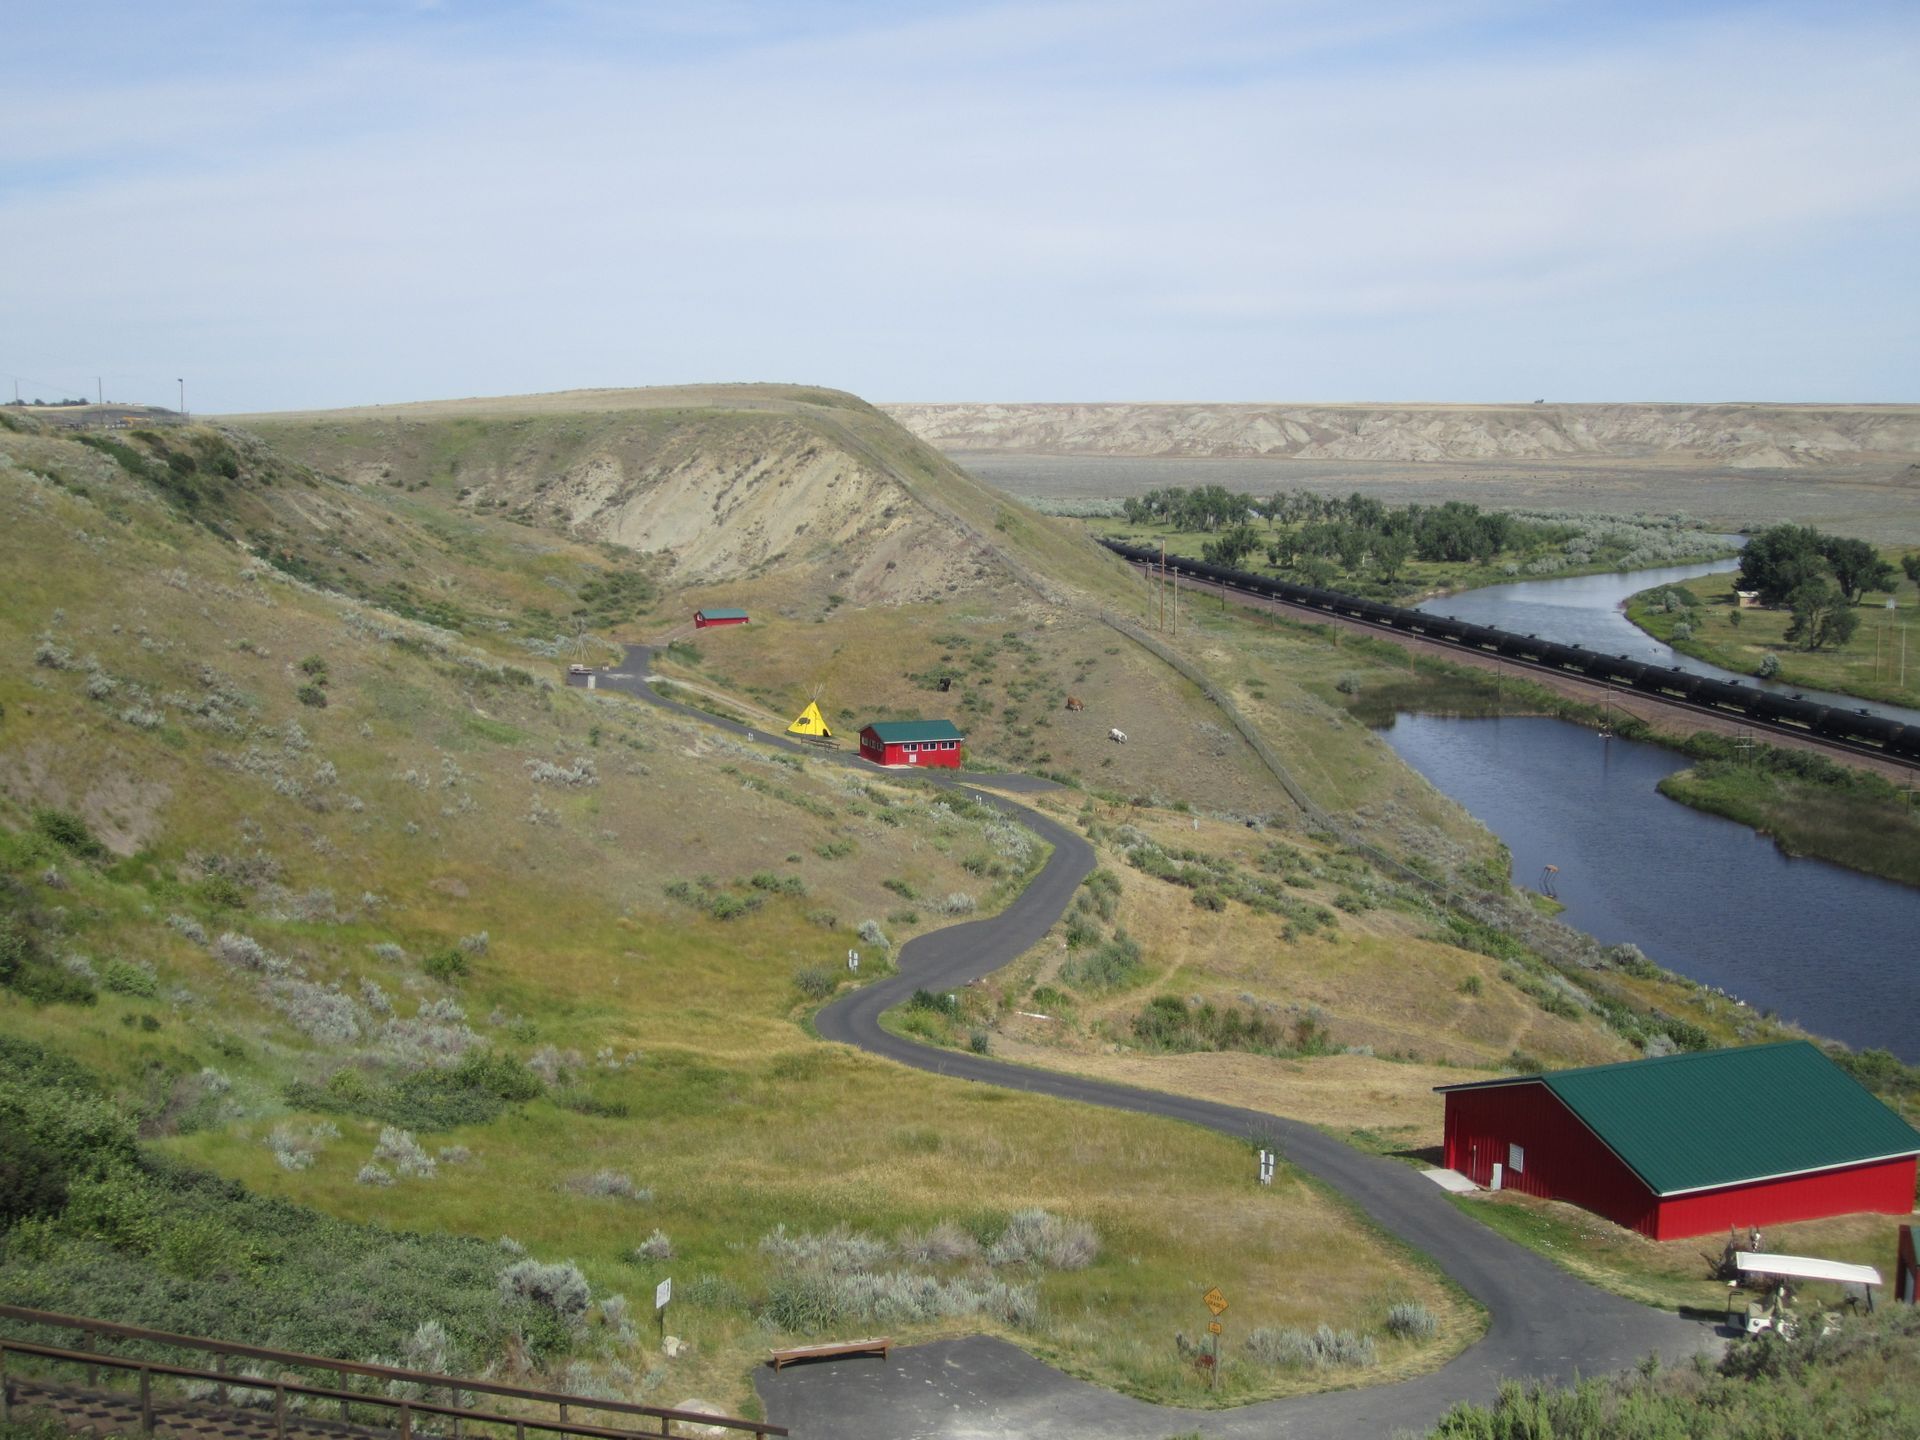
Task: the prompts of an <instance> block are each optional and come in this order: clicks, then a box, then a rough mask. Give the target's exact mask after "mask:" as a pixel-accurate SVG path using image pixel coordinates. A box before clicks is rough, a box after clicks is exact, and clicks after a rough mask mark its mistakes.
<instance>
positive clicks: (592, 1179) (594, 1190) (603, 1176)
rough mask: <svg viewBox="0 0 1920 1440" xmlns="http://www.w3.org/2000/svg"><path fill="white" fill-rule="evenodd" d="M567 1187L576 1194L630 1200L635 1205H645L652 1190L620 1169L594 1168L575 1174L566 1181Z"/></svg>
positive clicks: (650, 1197) (651, 1195)
mask: <svg viewBox="0 0 1920 1440" xmlns="http://www.w3.org/2000/svg"><path fill="white" fill-rule="evenodd" d="M567 1189H569V1190H571V1191H573V1193H574V1194H576V1195H597V1196H602V1197H604V1198H606V1199H609V1200H631V1201H633V1202H634V1203H635V1204H637V1205H645V1204H646V1203H648V1202H649V1201H651V1200H652V1199H653V1191H652V1190H650V1189H648V1188H647V1187H646V1186H645V1185H640V1184H637V1183H635V1181H634V1178H633V1177H632V1176H631V1175H628V1174H626V1173H625V1172H624V1171H620V1170H595V1171H593V1172H592V1173H591V1174H587V1175H576V1176H574V1177H573V1178H572V1179H571V1180H569V1181H567Z"/></svg>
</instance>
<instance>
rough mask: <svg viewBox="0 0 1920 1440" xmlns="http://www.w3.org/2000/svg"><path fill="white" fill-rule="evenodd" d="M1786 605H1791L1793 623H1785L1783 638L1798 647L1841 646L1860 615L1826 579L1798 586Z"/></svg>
mask: <svg viewBox="0 0 1920 1440" xmlns="http://www.w3.org/2000/svg"><path fill="white" fill-rule="evenodd" d="M1788 604H1789V605H1791V606H1792V608H1793V623H1792V624H1790V625H1788V626H1787V640H1788V642H1789V643H1790V644H1794V645H1798V646H1799V647H1800V648H1801V649H1802V650H1820V649H1823V648H1825V647H1826V646H1828V645H1844V644H1846V643H1847V641H1849V640H1851V639H1852V638H1853V632H1854V631H1855V630H1856V629H1857V628H1858V627H1859V625H1860V617H1859V615H1857V614H1856V613H1855V612H1854V609H1853V607H1852V606H1851V605H1849V604H1848V603H1847V597H1846V596H1845V595H1842V594H1841V593H1840V590H1839V587H1838V586H1836V585H1834V584H1832V583H1831V582H1829V581H1826V580H1815V581H1811V582H1809V583H1808V584H1805V585H1802V586H1801V587H1800V588H1799V589H1798V590H1796V591H1794V592H1793V596H1792V598H1791V599H1790V600H1789V601H1788Z"/></svg>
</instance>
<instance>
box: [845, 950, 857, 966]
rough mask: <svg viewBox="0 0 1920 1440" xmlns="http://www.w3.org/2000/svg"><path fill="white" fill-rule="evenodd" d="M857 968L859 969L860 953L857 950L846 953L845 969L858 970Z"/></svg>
mask: <svg viewBox="0 0 1920 1440" xmlns="http://www.w3.org/2000/svg"><path fill="white" fill-rule="evenodd" d="M859 968H860V952H859V951H858V950H849V951H847V969H849V970H858V969H859Z"/></svg>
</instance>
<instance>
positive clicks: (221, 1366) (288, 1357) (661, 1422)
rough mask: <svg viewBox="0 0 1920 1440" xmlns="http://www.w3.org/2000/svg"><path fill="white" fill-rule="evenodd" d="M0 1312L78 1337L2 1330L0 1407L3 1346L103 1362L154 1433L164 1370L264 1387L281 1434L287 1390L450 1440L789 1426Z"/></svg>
mask: <svg viewBox="0 0 1920 1440" xmlns="http://www.w3.org/2000/svg"><path fill="white" fill-rule="evenodd" d="M0 1319H4V1320H12V1321H16V1322H19V1323H21V1324H26V1325H37V1326H45V1327H49V1328H52V1329H55V1330H67V1331H73V1332H77V1333H78V1335H79V1337H80V1339H79V1343H78V1344H77V1345H74V1346H58V1345H47V1344H43V1343H40V1342H38V1341H31V1340H23V1339H15V1338H12V1337H10V1336H5V1335H0V1407H4V1408H5V1409H6V1410H8V1411H10V1410H11V1406H12V1398H13V1383H12V1377H11V1376H10V1375H9V1373H8V1366H7V1357H8V1356H9V1355H20V1356H31V1357H34V1358H36V1359H38V1360H41V1361H47V1362H53V1363H63V1364H71V1365H81V1366H84V1367H86V1370H87V1381H88V1383H89V1384H93V1383H95V1379H96V1374H97V1371H98V1370H99V1369H100V1368H102V1367H105V1368H108V1369H112V1370H118V1371H126V1372H132V1373H135V1374H137V1375H138V1377H139V1385H140V1415H141V1430H142V1432H143V1433H146V1434H152V1433H153V1393H152V1392H153V1377H154V1376H156V1375H159V1376H164V1377H166V1378H168V1379H172V1380H183V1381H190V1382H198V1383H201V1384H206V1385H211V1386H213V1387H214V1392H215V1394H216V1396H217V1397H218V1398H219V1401H220V1403H222V1404H225V1403H227V1392H228V1391H229V1390H231V1389H249V1390H260V1391H271V1392H272V1393H273V1397H274V1434H275V1436H276V1440H284V1437H285V1435H286V1408H287V1397H288V1396H299V1397H305V1398H309V1399H314V1400H322V1401H328V1400H330V1401H335V1402H337V1403H338V1404H339V1407H340V1415H341V1418H342V1419H343V1420H345V1419H347V1418H348V1415H349V1407H350V1406H354V1405H362V1406H371V1407H374V1408H376V1409H384V1410H387V1411H389V1412H392V1419H393V1420H394V1422H395V1424H394V1425H393V1426H392V1427H391V1428H394V1429H396V1430H397V1432H398V1433H399V1434H400V1435H401V1436H402V1437H403V1440H411V1436H412V1433H413V1417H414V1416H416V1415H431V1416H437V1417H447V1418H450V1419H451V1420H452V1421H453V1434H454V1436H455V1440H459V1437H460V1435H461V1431H462V1427H463V1426H464V1425H467V1424H480V1425H488V1426H497V1427H502V1428H505V1429H511V1430H512V1431H513V1433H514V1440H527V1432H528V1431H529V1430H532V1431H539V1432H545V1433H549V1434H555V1435H567V1436H583V1437H588V1440H630V1437H636V1436H645V1437H671V1436H673V1434H674V1430H673V1425H674V1422H676V1421H678V1422H680V1423H682V1424H685V1425H708V1426H715V1427H718V1428H720V1429H724V1430H733V1431H738V1432H740V1433H742V1434H744V1435H752V1436H762V1435H785V1434H786V1433H787V1431H786V1429H785V1428H784V1427H783V1426H779V1425H772V1424H768V1423H767V1422H765V1421H761V1420H744V1419H739V1418H736V1417H733V1416H726V1415H708V1414H704V1413H701V1412H699V1411H692V1410H675V1409H671V1408H668V1407H666V1406H659V1405H640V1404H636V1403H634V1402H632V1401H626V1400H599V1399H589V1398H586V1397H583V1396H579V1395H566V1394H562V1393H560V1392H558V1391H554V1390H538V1389H534V1388H532V1387H530V1386H525V1385H509V1384H504V1383H502V1382H500V1381H495V1380H471V1379H465V1378H462V1377H458V1376H452V1375H438V1374H434V1373H432V1372H430V1371H424V1370H403V1369H400V1368H397V1367H395V1366H389V1365H365V1364H360V1363H358V1362H356V1361H352V1360H338V1359H334V1358H331V1357H329V1356H323V1355H304V1354H301V1353H299V1352H298V1351H292V1350H274V1349H269V1348H267V1347H265V1346H260V1345H246V1344H242V1343H239V1342H237V1341H227V1340H207V1339H203V1338H201V1337H198V1336H192V1335H176V1334H173V1333H172V1332H170V1331H165V1330H148V1329H143V1328H141V1327H139V1326H135V1325H121V1324H117V1323H115V1322H112V1321H107V1320H93V1319H88V1318H86V1317H83V1316H76V1315H61V1314H57V1313H55V1312H52V1311H46V1310H30V1309H27V1308H26V1307H24V1306H19V1305H0ZM102 1336H105V1337H112V1338H117V1339H122V1340H135V1341H139V1342H142V1343H145V1344H150V1345H161V1346H167V1347H172V1348H177V1349H182V1350H189V1351H199V1352H202V1353H205V1354H210V1355H213V1356H214V1357H216V1358H215V1368H213V1369H211V1370H208V1369H205V1368H197V1367H194V1366H191V1365H176V1364H170V1363H166V1362H162V1361H155V1360H145V1359H140V1358H137V1357H135V1356H128V1355H114V1354H110V1353H107V1352H105V1351H102V1350H100V1349H98V1348H97V1347H96V1341H97V1338H98V1337H102ZM230 1358H236V1359H245V1360H259V1361H264V1362H266V1363H268V1364H271V1365H276V1366H279V1367H282V1368H283V1369H297V1370H318V1371H325V1372H329V1373H331V1374H332V1375H333V1376H334V1378H335V1380H336V1381H337V1382H338V1383H337V1385H335V1386H323V1385H310V1384H303V1383H290V1382H288V1381H287V1380H285V1379H265V1378H262V1377H258V1376H250V1375H240V1374H235V1373H234V1372H233V1371H232V1370H230V1369H229V1368H228V1367H227V1363H226V1362H227V1360H228V1359H230ZM349 1375H356V1376H361V1377H364V1378H368V1379H373V1380H380V1381H384V1382H387V1383H388V1384H389V1385H391V1384H403V1385H413V1386H418V1387H419V1388H420V1389H421V1390H423V1391H425V1392H429V1393H430V1392H432V1391H443V1392H445V1393H446V1395H447V1397H448V1400H449V1402H450V1403H448V1404H444V1405H443V1404H437V1403H434V1402H431V1401H427V1400H413V1399H401V1398H399V1397H396V1396H393V1395H390V1394H380V1393H377V1392H368V1391H363V1390H351V1389H348V1388H347V1377H348V1376H349ZM462 1392H466V1393H469V1394H474V1395H493V1396H499V1397H502V1398H505V1399H512V1400H521V1401H526V1402H530V1403H533V1404H538V1405H552V1406H554V1407H556V1410H557V1415H556V1417H555V1418H552V1419H543V1418H541V1417H539V1416H537V1415H509V1414H503V1413H500V1412H496V1411H486V1410H479V1409H476V1408H474V1407H472V1406H470V1405H462V1404H461V1403H460V1397H461V1394H462ZM574 1410H584V1411H594V1412H600V1413H602V1414H607V1415H621V1416H634V1417H636V1418H638V1419H641V1420H646V1421H653V1422H657V1424H658V1427H659V1428H657V1429H655V1428H635V1427H632V1426H617V1427H616V1426H608V1425H593V1424H587V1423H585V1422H582V1421H579V1420H575V1419H573V1418H572V1417H571V1414H570V1412H571V1411H574Z"/></svg>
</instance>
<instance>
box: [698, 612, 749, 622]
mask: <svg viewBox="0 0 1920 1440" xmlns="http://www.w3.org/2000/svg"><path fill="white" fill-rule="evenodd" d="M695 613H696V614H699V615H703V616H705V617H706V618H707V619H709V620H744V619H746V618H747V612H746V611H744V610H700V611H696V612H695Z"/></svg>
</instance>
